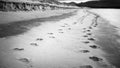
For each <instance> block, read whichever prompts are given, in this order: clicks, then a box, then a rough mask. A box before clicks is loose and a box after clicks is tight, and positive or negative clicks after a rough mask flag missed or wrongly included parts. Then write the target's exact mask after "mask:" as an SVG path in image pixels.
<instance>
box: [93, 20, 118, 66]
mask: <svg viewBox="0 0 120 68" xmlns="http://www.w3.org/2000/svg"><path fill="white" fill-rule="evenodd" d="M97 22H98V26H97V28H98V29H96V30H95V31H94V34H95V36H94V37H95V38H97V39H98V41H96V42H95V43H96V44H98V45H100V46H101V47H102V49H103V51H105V52H106V53H105V54H104V56H105V57H106V58H107V60H108V61H109V62H110V63H111V64H113V65H114V66H116V68H120V42H118V41H117V40H120V35H119V34H118V30H119V28H117V27H116V26H113V25H111V24H110V23H109V22H108V21H106V20H104V19H102V18H101V19H100V18H99V19H98V21H97ZM113 23H114V22H113Z"/></svg>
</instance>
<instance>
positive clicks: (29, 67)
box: [17, 58, 33, 68]
mask: <svg viewBox="0 0 120 68" xmlns="http://www.w3.org/2000/svg"><path fill="white" fill-rule="evenodd" d="M17 60H18V61H20V62H22V63H25V64H28V66H27V68H33V66H32V64H31V60H30V59H29V58H19V59H17Z"/></svg>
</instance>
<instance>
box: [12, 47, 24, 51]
mask: <svg viewBox="0 0 120 68" xmlns="http://www.w3.org/2000/svg"><path fill="white" fill-rule="evenodd" d="M13 50H15V51H23V50H24V48H14V49H13Z"/></svg>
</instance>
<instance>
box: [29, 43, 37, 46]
mask: <svg viewBox="0 0 120 68" xmlns="http://www.w3.org/2000/svg"><path fill="white" fill-rule="evenodd" d="M30 45H32V46H39V45H38V44H37V43H30Z"/></svg>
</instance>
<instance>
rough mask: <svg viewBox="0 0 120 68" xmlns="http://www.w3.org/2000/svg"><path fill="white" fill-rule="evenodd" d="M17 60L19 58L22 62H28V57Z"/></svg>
mask: <svg viewBox="0 0 120 68" xmlns="http://www.w3.org/2000/svg"><path fill="white" fill-rule="evenodd" d="M17 60H19V61H21V62H23V63H26V64H28V63H30V59H28V58H19V59H17Z"/></svg>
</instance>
